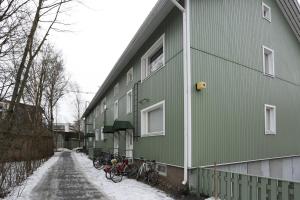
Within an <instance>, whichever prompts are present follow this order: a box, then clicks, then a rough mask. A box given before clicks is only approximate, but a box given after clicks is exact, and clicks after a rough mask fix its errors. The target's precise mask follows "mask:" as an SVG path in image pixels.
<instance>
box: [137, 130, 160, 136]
mask: <svg viewBox="0 0 300 200" xmlns="http://www.w3.org/2000/svg"><path fill="white" fill-rule="evenodd" d="M155 136H165V132H164V131H161V132H153V133H142V134H141V137H155Z"/></svg>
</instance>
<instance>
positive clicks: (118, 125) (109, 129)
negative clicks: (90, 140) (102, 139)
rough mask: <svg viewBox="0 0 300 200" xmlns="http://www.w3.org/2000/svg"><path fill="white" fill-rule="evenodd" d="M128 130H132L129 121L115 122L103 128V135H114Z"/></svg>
mask: <svg viewBox="0 0 300 200" xmlns="http://www.w3.org/2000/svg"><path fill="white" fill-rule="evenodd" d="M128 129H134V127H133V126H132V125H131V123H130V122H129V121H115V122H114V124H113V125H112V126H104V127H103V133H114V132H118V131H126V130H128Z"/></svg>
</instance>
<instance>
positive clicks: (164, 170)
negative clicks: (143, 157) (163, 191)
mask: <svg viewBox="0 0 300 200" xmlns="http://www.w3.org/2000/svg"><path fill="white" fill-rule="evenodd" d="M156 169H157V171H158V173H159V174H160V175H162V176H167V165H163V164H156Z"/></svg>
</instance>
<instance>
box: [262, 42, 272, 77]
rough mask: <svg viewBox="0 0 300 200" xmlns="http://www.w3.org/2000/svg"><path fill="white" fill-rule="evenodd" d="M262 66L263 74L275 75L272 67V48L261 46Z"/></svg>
mask: <svg viewBox="0 0 300 200" xmlns="http://www.w3.org/2000/svg"><path fill="white" fill-rule="evenodd" d="M263 67H264V69H263V70H264V74H265V75H269V76H273V77H274V76H275V69H274V50H272V49H270V48H268V47H265V46H263Z"/></svg>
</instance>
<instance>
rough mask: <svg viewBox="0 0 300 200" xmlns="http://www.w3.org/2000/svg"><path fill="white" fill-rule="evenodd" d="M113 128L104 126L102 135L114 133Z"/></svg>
mask: <svg viewBox="0 0 300 200" xmlns="http://www.w3.org/2000/svg"><path fill="white" fill-rule="evenodd" d="M114 132H115V131H114V128H113V126H104V127H103V133H114Z"/></svg>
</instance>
